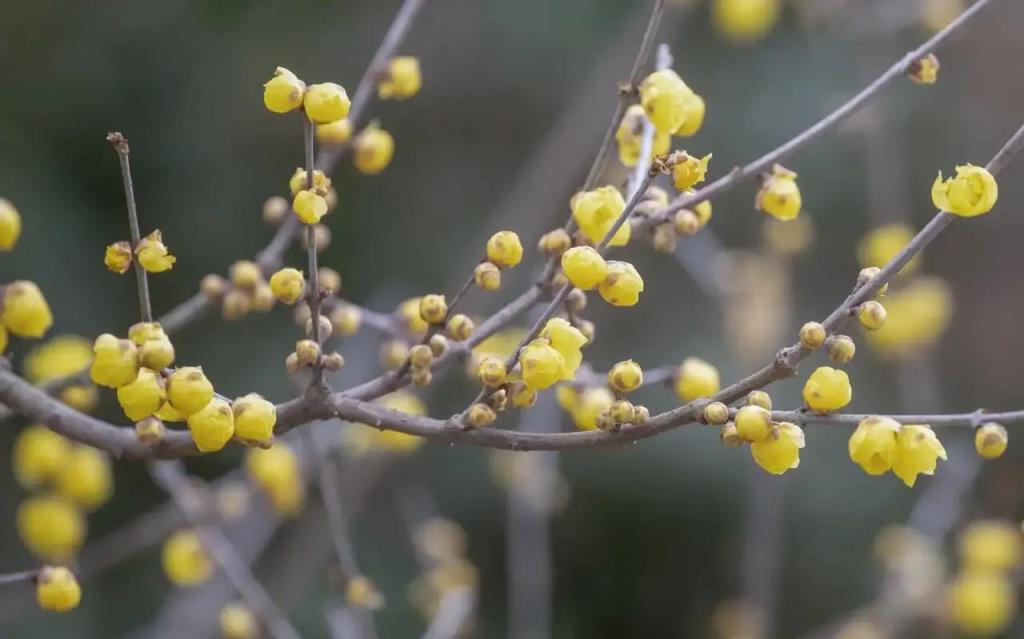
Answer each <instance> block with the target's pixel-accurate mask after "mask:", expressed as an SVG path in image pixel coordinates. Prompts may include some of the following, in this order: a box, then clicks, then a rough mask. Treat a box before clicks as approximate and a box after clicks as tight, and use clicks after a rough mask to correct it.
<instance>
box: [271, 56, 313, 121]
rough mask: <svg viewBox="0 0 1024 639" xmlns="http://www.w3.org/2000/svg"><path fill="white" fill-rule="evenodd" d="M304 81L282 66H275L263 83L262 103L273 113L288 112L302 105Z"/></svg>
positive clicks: (304, 89)
mask: <svg viewBox="0 0 1024 639" xmlns="http://www.w3.org/2000/svg"><path fill="white" fill-rule="evenodd" d="M305 92H306V83H305V82H303V81H302V80H300V79H299V78H298V77H296V76H295V74H294V73H292V72H291V71H289V70H288V69H286V68H284V67H277V69H275V70H274V77H272V78H271V79H270V80H269V81H267V83H266V84H264V85H263V104H264V106H266V107H267V109H268V110H270V111H272V112H274V113H288V112H289V111H294V110H295V109H297V108H299V107H300V106H302V96H303V94H304V93H305Z"/></svg>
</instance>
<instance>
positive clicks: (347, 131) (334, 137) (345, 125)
mask: <svg viewBox="0 0 1024 639" xmlns="http://www.w3.org/2000/svg"><path fill="white" fill-rule="evenodd" d="M351 137H352V122H351V121H350V120H349V119H348V118H342V119H341V120H338V121H337V122H331V123H330V124H319V125H317V127H316V141H317V142H319V143H320V144H326V145H334V146H338V145H341V144H344V143H346V142H348V141H349V138H351Z"/></svg>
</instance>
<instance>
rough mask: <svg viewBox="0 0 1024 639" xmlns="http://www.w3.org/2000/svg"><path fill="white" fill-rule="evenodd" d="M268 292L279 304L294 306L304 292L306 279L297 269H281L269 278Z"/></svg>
mask: <svg viewBox="0 0 1024 639" xmlns="http://www.w3.org/2000/svg"><path fill="white" fill-rule="evenodd" d="M270 290H271V291H272V292H273V293H274V297H276V298H277V300H278V301H279V302H283V303H285V304H294V303H296V302H298V301H299V300H300V299H302V295H303V294H304V293H305V292H306V278H305V277H303V276H302V271H300V270H298V269H294V268H283V269H281V270H279V271H278V272H276V273H274V274H273V275H271V276H270Z"/></svg>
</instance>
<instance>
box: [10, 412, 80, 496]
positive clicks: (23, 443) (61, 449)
mask: <svg viewBox="0 0 1024 639" xmlns="http://www.w3.org/2000/svg"><path fill="white" fill-rule="evenodd" d="M70 455H71V443H70V442H69V441H68V440H67V439H65V438H64V436H63V435H59V434H57V433H55V432H53V431H52V430H50V429H49V428H47V427H46V426H43V425H42V424H33V425H32V426H28V427H26V428H25V429H23V430H22V431H21V432H20V433H18V436H17V438H15V440H14V446H13V447H12V449H11V470H12V471H14V478H15V479H16V480H17V481H18V483H19V484H21V486H22V487H23V488H26V489H34V488H38V487H40V486H42V485H43V484H45V483H46V482H49V481H51V480H53V479H54V478H55V477H56V476H57V474H58V473H59V472H60V471H61V469H62V468H64V466H65V465H66V464H67V460H68V458H69V456H70Z"/></svg>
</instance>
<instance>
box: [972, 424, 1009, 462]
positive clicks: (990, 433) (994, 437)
mask: <svg viewBox="0 0 1024 639" xmlns="http://www.w3.org/2000/svg"><path fill="white" fill-rule="evenodd" d="M1009 443H1010V436H1009V434H1008V433H1007V432H1006V427H1005V426H1003V425H1002V424H997V423H995V422H988V423H986V424H982V425H981V426H980V427H979V428H978V430H976V431H975V432H974V448H975V450H977V451H978V455H979V456H981V457H982V458H983V459H998V458H999V457H1002V456H1003V453H1005V452H1006V447H1007V446H1008V445H1009Z"/></svg>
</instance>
